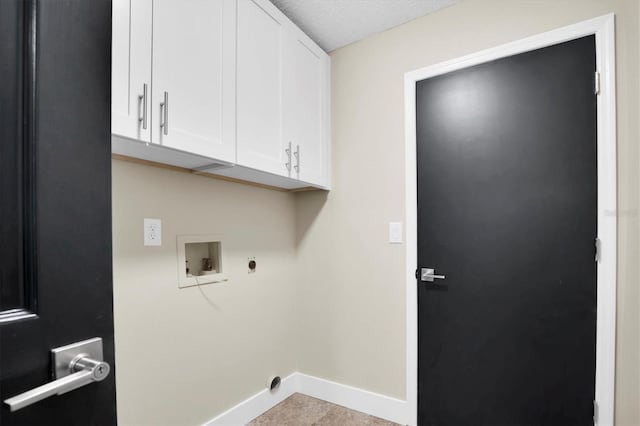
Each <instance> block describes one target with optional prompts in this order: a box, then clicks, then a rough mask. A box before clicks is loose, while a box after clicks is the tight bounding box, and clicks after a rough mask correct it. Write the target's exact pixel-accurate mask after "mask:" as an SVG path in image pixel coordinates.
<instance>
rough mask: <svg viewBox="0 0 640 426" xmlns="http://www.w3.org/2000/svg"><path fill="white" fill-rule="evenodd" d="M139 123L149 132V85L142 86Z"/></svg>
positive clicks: (139, 99) (139, 97)
mask: <svg viewBox="0 0 640 426" xmlns="http://www.w3.org/2000/svg"><path fill="white" fill-rule="evenodd" d="M138 110H139V111H140V112H141V114H140V113H138V122H140V123H142V128H143V129H144V130H147V83H144V84H143V85H142V95H138Z"/></svg>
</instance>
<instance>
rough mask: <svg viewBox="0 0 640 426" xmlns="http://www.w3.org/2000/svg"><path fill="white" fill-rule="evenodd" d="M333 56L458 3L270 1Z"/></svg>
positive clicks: (452, 0) (417, 0)
mask: <svg viewBox="0 0 640 426" xmlns="http://www.w3.org/2000/svg"><path fill="white" fill-rule="evenodd" d="M271 2H272V3H273V4H275V5H276V6H277V7H278V8H279V9H280V10H281V11H282V12H284V14H285V15H287V16H288V17H289V19H291V20H292V21H293V22H295V23H296V25H298V26H299V27H300V28H301V29H302V30H303V31H304V32H305V33H306V34H307V35H308V36H309V37H311V38H312V39H313V40H314V41H315V42H316V43H318V44H319V45H320V47H322V48H323V49H324V50H326V51H327V52H330V51H332V50H334V49H337V48H339V47H342V46H346V45H347V44H350V43H353V42H354V41H358V40H362V39H363V38H366V37H368V36H370V35H372V34H376V33H379V32H382V31H384V30H387V29H389V28H392V27H395V26H397V25H400V24H403V23H405V22H408V21H411V20H412V19H415V18H418V17H420V16H424V15H426V14H428V13H431V12H434V11H436V10H438V9H441V8H443V7H446V6H450V5H452V4H454V3H457V2H458V0H271Z"/></svg>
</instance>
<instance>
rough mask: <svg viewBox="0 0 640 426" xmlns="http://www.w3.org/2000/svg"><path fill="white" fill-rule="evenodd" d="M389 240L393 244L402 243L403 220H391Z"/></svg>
mask: <svg viewBox="0 0 640 426" xmlns="http://www.w3.org/2000/svg"><path fill="white" fill-rule="evenodd" d="M389 242H390V243H391V244H401V243H402V222H389Z"/></svg>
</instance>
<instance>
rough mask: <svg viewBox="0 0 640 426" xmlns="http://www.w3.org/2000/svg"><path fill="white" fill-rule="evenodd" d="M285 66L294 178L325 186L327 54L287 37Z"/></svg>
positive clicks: (303, 40) (287, 131)
mask: <svg viewBox="0 0 640 426" xmlns="http://www.w3.org/2000/svg"><path fill="white" fill-rule="evenodd" d="M284 53H285V54H284V67H285V86H284V93H285V95H284V101H285V109H284V111H285V116H284V117H285V121H284V126H285V137H286V139H287V140H288V141H291V142H292V144H293V154H294V155H293V160H292V161H293V172H292V173H293V174H292V176H293V177H297V178H298V179H300V180H303V181H305V182H309V183H313V184H316V185H324V186H326V185H328V140H329V139H328V138H329V134H328V131H329V125H328V113H327V102H328V98H329V94H328V89H329V86H328V80H327V78H328V63H329V58H328V57H327V55H326V53H324V52H323V51H322V50H320V49H319V48H318V47H317V46H315V45H314V44H312V43H311V42H309V41H308V40H307V39H306V38H305V37H302V36H300V35H297V34H295V32H294V34H292V35H291V36H290V37H287V44H286V49H285V52H284Z"/></svg>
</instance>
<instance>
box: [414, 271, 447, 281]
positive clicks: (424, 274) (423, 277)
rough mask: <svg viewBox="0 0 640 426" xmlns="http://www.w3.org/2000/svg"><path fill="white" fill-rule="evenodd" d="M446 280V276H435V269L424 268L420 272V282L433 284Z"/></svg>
mask: <svg viewBox="0 0 640 426" xmlns="http://www.w3.org/2000/svg"><path fill="white" fill-rule="evenodd" d="M436 279H437V280H444V279H445V276H444V275H435V270H434V269H433V268H422V269H421V270H420V281H428V282H433V281H434V280H436Z"/></svg>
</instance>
